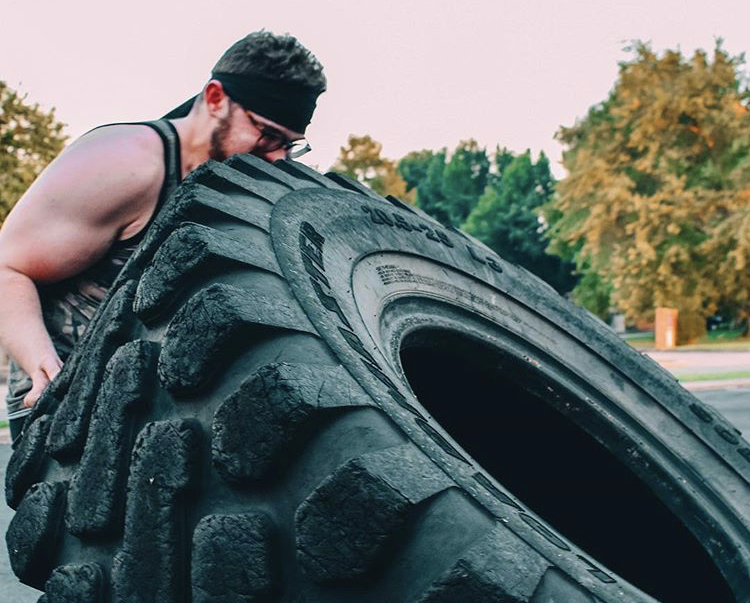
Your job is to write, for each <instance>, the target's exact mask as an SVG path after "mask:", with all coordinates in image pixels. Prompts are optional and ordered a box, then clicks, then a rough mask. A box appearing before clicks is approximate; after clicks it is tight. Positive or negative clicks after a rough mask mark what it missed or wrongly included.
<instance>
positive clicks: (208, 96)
mask: <svg viewBox="0 0 750 603" xmlns="http://www.w3.org/2000/svg"><path fill="white" fill-rule="evenodd" d="M203 100H204V102H205V103H206V108H207V109H208V113H209V115H211V116H213V117H223V116H224V113H225V111H226V107H227V106H228V105H229V97H228V96H227V93H226V92H225V91H224V86H222V85H221V82H220V81H218V80H211V81H209V82H208V84H206V86H205V88H203Z"/></svg>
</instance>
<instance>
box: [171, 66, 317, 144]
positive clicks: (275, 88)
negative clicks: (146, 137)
mask: <svg viewBox="0 0 750 603" xmlns="http://www.w3.org/2000/svg"><path fill="white" fill-rule="evenodd" d="M211 77H212V78H213V79H215V80H218V81H219V82H221V85H222V86H223V87H224V91H225V92H226V93H227V96H229V98H231V99H232V100H233V101H235V102H237V103H239V104H240V105H242V106H243V107H244V108H245V109H248V110H249V111H252V112H253V113H257V114H258V115H260V116H261V117H265V118H266V119H268V120H270V121H273V122H276V123H277V124H279V125H281V126H284V127H285V128H287V129H289V130H291V131H293V132H299V133H300V134H304V133H305V129H306V128H307V125H308V124H309V123H310V120H311V119H312V115H313V112H314V111H315V103H316V101H317V98H318V95H319V94H320V92H316V91H315V90H311V89H310V88H307V87H304V86H301V85H300V84H295V83H292V82H280V81H277V80H269V79H266V78H259V77H252V76H247V75H238V74H236V73H223V72H220V71H219V72H215V73H213V74H211ZM196 98H197V97H196V96H194V97H193V98H191V99H190V100H188V101H186V102H184V103H182V104H181V105H180V106H179V107H177V108H175V109H172V111H170V112H169V113H167V114H166V115H165V116H164V118H166V119H175V118H177V117H185V116H186V115H187V114H188V113H190V109H191V108H192V106H193V102H194V101H195V99H196Z"/></svg>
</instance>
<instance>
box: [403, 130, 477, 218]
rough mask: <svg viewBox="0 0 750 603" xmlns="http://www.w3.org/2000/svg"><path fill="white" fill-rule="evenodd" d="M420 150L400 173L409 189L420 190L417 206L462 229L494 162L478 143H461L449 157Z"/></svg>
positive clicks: (411, 156) (405, 161)
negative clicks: (491, 163) (491, 161)
mask: <svg viewBox="0 0 750 603" xmlns="http://www.w3.org/2000/svg"><path fill="white" fill-rule="evenodd" d="M447 155H448V153H447V150H446V149H441V150H440V151H438V152H437V153H434V152H432V151H416V152H413V153H409V154H408V155H407V156H406V157H404V158H403V159H402V160H401V161H400V162H399V168H398V169H399V173H400V174H401V175H402V176H403V177H404V179H405V180H406V183H407V186H409V188H412V187H416V189H417V205H418V206H419V207H420V208H422V209H423V210H424V211H426V212H427V213H428V214H430V215H431V216H433V217H434V218H435V219H436V220H438V221H440V222H442V223H443V224H445V225H450V226H456V227H458V226H460V225H461V224H462V223H463V222H464V220H466V217H467V216H468V215H469V213H470V212H471V210H472V208H473V207H474V206H475V205H476V203H477V201H478V200H479V197H480V196H481V195H482V193H483V192H484V188H485V186H486V185H487V182H488V177H489V167H490V161H489V159H488V157H487V152H486V151H485V149H482V148H480V147H479V145H478V144H477V142H476V141H475V140H464V141H461V142H460V143H459V144H458V146H457V147H456V149H455V150H454V151H453V152H452V153H451V155H450V159H448V157H447Z"/></svg>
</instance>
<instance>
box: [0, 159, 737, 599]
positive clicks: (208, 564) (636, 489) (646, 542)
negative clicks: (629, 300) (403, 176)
mask: <svg viewBox="0 0 750 603" xmlns="http://www.w3.org/2000/svg"><path fill="white" fill-rule="evenodd" d="M749 475H750V446H748V445H747V443H745V442H744V441H743V440H742V439H741V438H740V435H739V433H738V432H737V431H736V430H735V429H734V428H732V426H731V425H729V424H727V422H726V421H725V420H724V419H723V418H722V417H721V416H719V415H718V414H717V413H716V412H714V411H713V410H711V409H710V408H708V407H706V406H705V405H703V404H702V403H701V402H699V401H698V400H697V399H695V398H694V397H693V396H692V395H690V394H689V393H688V392H686V391H685V390H683V389H682V388H681V387H680V386H679V385H678V384H677V383H676V381H675V379H674V378H673V377H671V376H670V375H669V374H667V373H666V372H665V371H663V370H662V369H660V368H659V367H658V366H657V365H656V364H654V363H653V362H651V361H650V360H649V359H648V358H646V357H644V356H641V355H640V354H639V353H637V352H636V351H634V350H632V349H630V348H629V347H628V346H626V345H624V344H623V343H622V342H621V341H619V339H618V338H617V337H616V336H615V335H614V334H612V333H611V332H610V331H609V330H608V329H607V328H606V327H605V326H604V325H601V324H600V323H599V322H598V321H597V320H596V319H594V318H592V317H591V316H589V315H587V314H586V313H585V312H584V311H582V310H580V309H578V308H576V307H573V306H572V305H571V304H569V303H568V302H566V301H565V300H563V299H562V298H561V297H560V296H558V295H557V294H556V293H555V292H554V291H553V290H552V289H551V288H550V287H549V286H547V285H546V284H545V283H543V282H542V281H540V280H539V279H537V278H536V277H534V276H532V275H531V274H530V273H528V272H526V271H525V270H523V269H521V268H519V267H517V266H514V265H511V264H509V263H507V262H505V261H503V260H501V259H500V258H499V257H497V256H496V255H495V254H494V253H492V252H491V251H490V250H489V249H487V248H486V247H484V246H483V245H482V244H481V243H479V242H478V241H476V240H474V239H472V238H470V237H467V236H466V235H464V234H463V233H461V232H459V231H455V230H446V229H444V228H442V227H441V226H440V225H438V224H437V223H436V222H435V221H433V220H432V219H430V218H429V217H427V216H426V215H424V214H422V213H421V212H419V211H418V210H415V209H414V208H411V207H409V206H406V205H404V204H402V203H401V202H399V201H398V200H396V199H393V198H389V199H384V198H382V197H378V196H377V195H375V194H374V193H372V192H371V191H370V190H368V189H366V188H365V187H363V186H361V185H359V184H357V183H356V182H353V181H349V180H346V179H343V178H341V177H338V176H335V175H330V176H323V175H321V174H319V173H317V172H315V171H313V170H310V169H309V168H306V167H304V166H302V165H300V164H297V163H292V162H282V163H277V164H275V165H269V164H267V163H264V162H262V161H260V160H257V159H255V158H253V157H250V156H236V157H233V158H231V159H230V160H229V161H228V162H227V163H224V164H217V163H208V164H205V165H204V166H202V167H200V168H199V169H197V170H196V171H195V172H194V173H193V174H192V175H191V176H190V177H189V178H188V179H187V181H186V182H185V183H184V184H183V185H182V186H181V187H180V189H179V190H178V191H177V193H176V194H175V195H174V196H173V197H172V199H171V200H170V202H169V203H168V204H167V205H166V206H165V208H164V209H163V210H162V212H161V214H160V216H159V217H158V218H157V220H156V221H155V223H154V225H153V226H152V227H151V229H150V231H149V233H148V235H147V237H146V239H145V241H144V243H143V245H142V246H141V248H140V249H139V250H138V251H137V252H136V254H135V255H134V256H133V258H132V259H131V260H130V262H129V263H128V264H127V265H126V267H125V268H124V270H123V272H122V274H121V275H120V277H119V278H118V280H117V282H116V284H115V286H114V287H113V289H112V291H111V292H110V294H109V295H108V297H107V299H106V300H105V303H104V304H103V306H102V308H101V310H100V312H99V313H98V314H97V316H96V317H95V319H94V321H93V322H92V324H91V326H90V328H89V330H88V331H87V333H86V335H85V336H84V340H83V342H82V343H81V345H79V347H78V348H77V350H76V351H75V352H74V355H73V357H72V358H71V359H70V360H69V362H67V363H66V365H65V367H64V369H63V371H62V373H61V374H60V376H59V378H58V379H57V380H56V381H55V382H54V383H53V384H52V386H51V387H50V388H49V389H48V390H47V391H46V392H45V394H44V395H43V397H42V399H41V400H40V402H39V404H37V406H36V408H35V409H34V411H33V413H32V415H31V416H30V417H29V420H28V421H27V424H26V430H25V435H24V437H23V441H22V442H21V444H20V446H19V447H18V448H17V450H16V451H15V453H14V455H13V457H12V459H11V461H10V465H9V467H8V471H7V483H6V495H7V500H8V503H9V504H10V506H11V507H13V508H15V509H16V514H15V516H14V518H13V520H12V522H11V525H10V528H9V530H8V533H7V543H8V549H9V551H10V555H11V562H12V567H13V570H14V571H15V573H16V575H17V576H18V577H19V579H20V580H21V581H22V582H24V583H25V584H28V585H31V586H33V587H35V588H38V589H41V590H44V591H45V593H46V594H44V595H43V596H42V598H41V599H40V601H45V602H46V603H63V602H64V603H68V602H74V601H75V602H86V603H105V602H106V603H113V602H118V603H182V602H190V601H192V602H193V603H255V602H270V601H274V602H281V603H302V602H305V603H318V602H320V603H344V602H356V603H401V602H404V603H408V602H413V603H447V602H457V603H461V602H467V603H469V602H470V603H485V602H486V603H490V602H493V603H508V602H512V603H520V602H525V603H553V602H554V603H594V602H599V603H602V602H604V603H615V602H616V603H623V602H646V601H654V600H659V601H663V602H674V603H678V602H679V603H685V602H690V601H696V602H698V601H700V602H710V603H719V602H726V601H737V602H747V601H750V550H749V547H750V533H749V532H748V527H749V525H750V523H749V518H750V488H749V487H748V476H749Z"/></svg>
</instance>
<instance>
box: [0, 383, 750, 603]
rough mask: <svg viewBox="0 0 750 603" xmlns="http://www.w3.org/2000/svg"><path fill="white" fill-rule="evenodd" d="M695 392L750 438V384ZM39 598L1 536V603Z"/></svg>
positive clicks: (1, 478) (6, 515) (4, 518)
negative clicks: (19, 576) (16, 570)
mask: <svg viewBox="0 0 750 603" xmlns="http://www.w3.org/2000/svg"><path fill="white" fill-rule="evenodd" d="M695 393H696V395H697V396H698V397H699V398H701V399H702V400H703V401H704V402H707V403H708V404H711V405H712V406H714V407H715V408H716V409H718V410H719V411H720V412H721V413H723V414H724V415H725V416H726V417H727V418H728V419H729V420H730V421H732V422H733V423H734V424H735V425H736V426H737V428H738V429H740V430H741V431H742V434H743V435H744V437H745V439H747V440H750V387H745V388H725V389H717V390H712V391H699V392H695ZM9 457H10V446H8V445H3V444H0V483H4V482H5V466H6V465H7V464H8V458H9ZM0 498H2V502H0V535H2V536H4V535H5V532H6V530H7V528H8V522H9V521H10V519H11V517H12V514H13V511H11V510H10V509H9V508H8V507H7V506H6V505H5V497H0ZM38 598H39V592H38V591H36V590H34V589H32V588H28V587H27V586H24V585H23V584H19V583H18V581H17V580H16V577H15V576H14V575H13V573H12V571H11V569H10V565H9V563H8V551H7V549H6V546H5V538H4V537H2V538H0V603H36V601H37V599H38Z"/></svg>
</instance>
